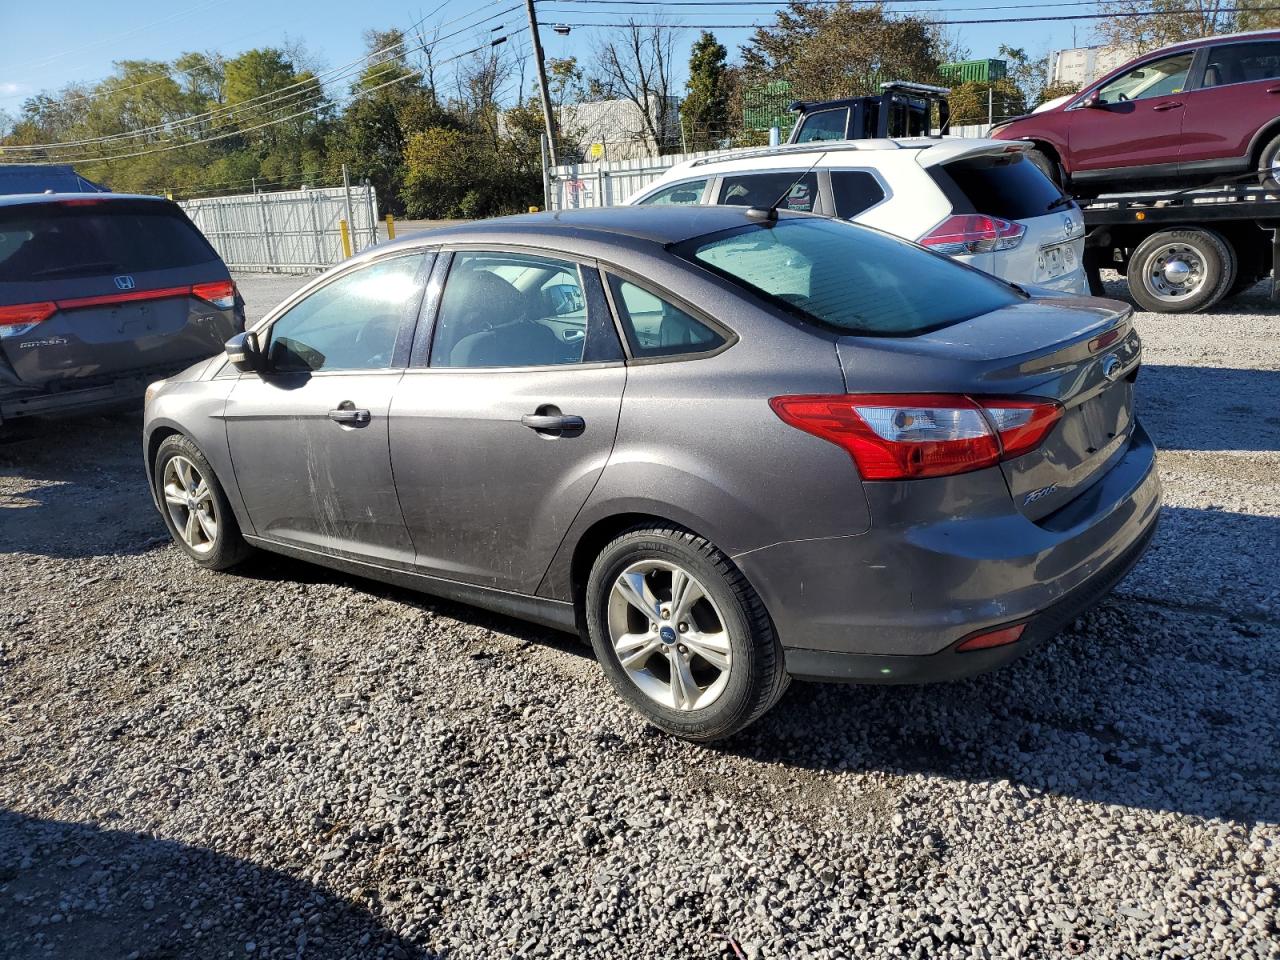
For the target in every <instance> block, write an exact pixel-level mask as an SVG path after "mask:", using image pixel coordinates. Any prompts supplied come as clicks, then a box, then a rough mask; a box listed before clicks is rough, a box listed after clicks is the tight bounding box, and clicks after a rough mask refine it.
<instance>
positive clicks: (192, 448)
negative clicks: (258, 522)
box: [152, 434, 253, 570]
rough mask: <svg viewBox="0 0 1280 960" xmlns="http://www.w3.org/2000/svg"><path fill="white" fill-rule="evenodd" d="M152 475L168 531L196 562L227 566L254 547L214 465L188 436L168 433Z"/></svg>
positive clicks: (202, 564) (159, 450) (212, 566)
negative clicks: (243, 532) (224, 490)
mask: <svg viewBox="0 0 1280 960" xmlns="http://www.w3.org/2000/svg"><path fill="white" fill-rule="evenodd" d="M152 476H153V478H154V483H155V489H156V495H157V497H158V498H159V501H160V513H161V515H162V516H163V517H164V522H165V526H166V527H168V528H169V535H170V536H171V537H173V542H174V543H176V544H177V545H178V546H179V547H180V548H181V549H182V551H183V552H184V553H185V554H186V555H187V556H188V557H190V558H191V559H192V560H194V561H195V562H196V563H197V564H198V565H199V566H202V567H206V568H208V569H210V570H229V569H230V568H231V567H234V566H235V565H236V564H238V563H240V562H242V561H243V560H244V559H245V558H246V557H248V556H249V554H250V553H252V552H253V548H252V547H250V546H249V544H247V543H246V542H245V539H244V537H243V536H242V535H241V534H240V525H239V524H238V523H237V522H236V515H235V514H234V513H233V512H232V510H231V504H230V503H229V502H228V501H227V495H226V494H225V493H224V492H223V490H222V484H220V483H218V478H217V477H216V476H214V473H213V467H211V466H209V461H208V460H206V459H205V456H204V454H203V453H201V452H200V448H199V447H197V446H196V445H195V443H193V442H192V441H191V440H190V439H188V438H187V437H184V436H182V435H181V434H174V435H173V436H171V437H166V438H165V439H164V441H163V442H161V444H160V448H159V449H158V450H157V451H156V461H155V465H154V469H153V474H152Z"/></svg>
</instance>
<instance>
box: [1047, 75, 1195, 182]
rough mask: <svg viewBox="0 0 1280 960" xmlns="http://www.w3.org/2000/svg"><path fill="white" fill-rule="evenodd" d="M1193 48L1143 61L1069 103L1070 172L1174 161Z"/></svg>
mask: <svg viewBox="0 0 1280 960" xmlns="http://www.w3.org/2000/svg"><path fill="white" fill-rule="evenodd" d="M1194 59H1195V53H1194V52H1193V51H1184V52H1181V53H1176V54H1172V55H1170V56H1165V57H1156V58H1154V59H1151V60H1147V61H1144V62H1143V63H1140V64H1138V65H1137V66H1134V67H1132V68H1130V69H1129V70H1126V71H1125V72H1124V73H1122V74H1120V75H1119V76H1117V77H1114V78H1112V79H1111V80H1108V81H1107V82H1106V83H1103V84H1102V85H1100V86H1099V87H1098V88H1097V89H1096V90H1094V91H1091V94H1090V95H1088V96H1086V97H1082V98H1081V100H1080V101H1079V102H1080V103H1081V104H1083V103H1085V102H1090V101H1089V96H1094V97H1096V99H1095V100H1093V101H1092V104H1093V105H1092V106H1073V107H1071V108H1069V115H1070V122H1069V123H1068V128H1067V141H1068V145H1069V147H1070V157H1069V163H1068V166H1069V168H1070V172H1071V175H1072V176H1073V177H1076V176H1079V175H1080V174H1084V175H1085V176H1086V177H1087V175H1088V174H1089V173H1095V174H1096V173H1098V172H1100V171H1110V170H1123V169H1124V168H1132V167H1150V166H1153V165H1158V164H1168V165H1169V167H1170V170H1171V171H1172V170H1173V169H1174V167H1175V165H1176V163H1177V161H1178V153H1179V149H1180V138H1181V134H1182V119H1183V112H1184V109H1185V106H1186V103H1185V99H1184V93H1183V91H1184V88H1185V85H1186V82H1187V78H1188V76H1189V74H1190V71H1191V65H1192V61H1193V60H1194Z"/></svg>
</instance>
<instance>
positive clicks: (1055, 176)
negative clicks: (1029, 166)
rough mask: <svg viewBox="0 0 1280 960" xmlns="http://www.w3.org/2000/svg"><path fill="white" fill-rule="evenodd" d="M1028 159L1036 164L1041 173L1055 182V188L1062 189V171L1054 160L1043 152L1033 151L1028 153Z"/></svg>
mask: <svg viewBox="0 0 1280 960" xmlns="http://www.w3.org/2000/svg"><path fill="white" fill-rule="evenodd" d="M1026 157H1027V159H1028V160H1030V161H1031V162H1032V163H1033V164H1035V165H1036V166H1037V167H1038V168H1039V170H1040V172H1041V173H1043V174H1044V175H1045V176H1046V177H1048V178H1049V179H1050V180H1052V181H1053V184H1054V186H1056V187H1057V188H1058V189H1059V190H1061V189H1062V170H1061V168H1059V166H1058V164H1057V162H1056V161H1054V159H1053V158H1052V157H1051V156H1049V155H1048V154H1047V153H1045V152H1044V151H1043V150H1039V149H1033V150H1028V151H1027V152H1026Z"/></svg>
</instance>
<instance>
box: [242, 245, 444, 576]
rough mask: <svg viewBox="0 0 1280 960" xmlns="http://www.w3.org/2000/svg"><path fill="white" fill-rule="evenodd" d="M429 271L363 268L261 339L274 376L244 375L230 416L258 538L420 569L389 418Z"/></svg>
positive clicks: (402, 262) (409, 266)
mask: <svg viewBox="0 0 1280 960" xmlns="http://www.w3.org/2000/svg"><path fill="white" fill-rule="evenodd" d="M431 259H432V255H431V254H430V253H429V252H423V251H421V250H411V251H401V252H399V253H396V254H390V255H387V256H384V257H380V258H378V259H375V260H372V261H370V262H367V263H361V264H358V265H356V266H354V267H352V268H351V269H349V270H347V271H345V272H342V273H339V274H337V275H335V276H334V277H333V278H332V279H331V280H329V282H327V283H326V284H324V285H323V286H320V287H318V288H316V289H314V290H312V291H310V292H309V293H308V294H307V295H306V296H304V297H303V298H302V299H301V300H299V301H298V302H297V303H295V304H293V305H292V306H290V307H289V308H288V309H287V310H286V311H285V312H284V313H283V314H281V315H280V316H279V317H278V318H276V319H274V320H273V321H272V322H271V323H270V325H269V327H268V328H265V329H262V330H259V331H255V332H257V333H258V334H259V336H260V337H261V338H262V341H263V344H264V354H265V356H266V358H267V367H268V368H267V369H266V370H264V371H263V372H261V373H245V374H242V375H241V377H240V379H239V380H238V381H237V382H236V384H235V386H234V387H233V388H232V390H231V394H230V396H229V398H228V400H227V405H226V409H225V411H224V414H223V416H224V419H225V421H226V427H227V440H228V445H229V447H230V450H231V460H232V465H233V468H234V470H235V477H236V484H237V486H238V487H239V490H240V495H241V497H242V499H243V500H244V504H245V507H246V509H247V510H248V512H249V518H250V520H251V521H252V523H253V527H254V531H255V532H256V533H257V535H258V536H261V537H266V538H268V539H271V540H274V541H277V542H279V543H283V544H287V545H290V546H294V547H300V548H303V549H307V550H313V551H318V552H321V553H328V554H335V555H338V556H344V557H349V558H354V559H360V560H368V561H372V562H376V563H380V564H384V565H390V566H399V567H404V568H410V567H412V565H413V545H412V542H411V541H410V539H409V534H408V531H407V530H406V529H405V524H404V518H403V516H402V515H401V513H400V504H399V501H398V500H397V499H396V490H395V483H394V482H393V480H392V476H391V456H390V451H389V447H388V413H389V410H390V407H391V397H392V394H393V393H394V391H395V388H396V384H397V383H399V381H400V378H401V376H402V375H403V373H404V367H405V364H406V363H407V362H408V358H409V344H410V341H411V337H412V329H413V325H414V322H415V320H416V317H417V311H418V307H419V304H420V303H421V301H422V290H423V285H424V280H425V272H426V270H427V268H428V265H429V263H430V261H431Z"/></svg>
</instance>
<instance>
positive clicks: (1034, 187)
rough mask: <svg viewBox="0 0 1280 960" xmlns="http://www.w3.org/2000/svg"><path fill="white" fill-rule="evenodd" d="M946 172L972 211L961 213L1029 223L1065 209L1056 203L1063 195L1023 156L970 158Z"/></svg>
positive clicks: (952, 166)
mask: <svg viewBox="0 0 1280 960" xmlns="http://www.w3.org/2000/svg"><path fill="white" fill-rule="evenodd" d="M942 171H943V172H942V176H949V177H950V178H951V180H952V182H953V183H954V184H955V186H956V189H957V190H959V191H960V193H961V194H963V196H964V198H965V200H967V201H968V203H969V205H970V206H971V207H972V209H971V210H963V209H962V210H957V212H958V213H985V214H987V216H990V217H1003V218H1004V219H1006V220H1026V219H1029V218H1031V217H1043V216H1044V215H1045V214H1046V213H1048V212H1049V211H1050V210H1054V209H1057V207H1059V206H1061V205H1062V204H1059V203H1056V201H1057V200H1059V199H1060V198H1061V197H1062V191H1061V190H1059V189H1058V188H1057V187H1055V186H1054V185H1053V183H1052V182H1050V180H1049V178H1048V177H1046V176H1045V175H1044V174H1043V173H1041V172H1040V170H1039V168H1038V167H1037V166H1036V165H1035V164H1034V163H1032V162H1031V161H1030V160H1028V159H1027V158H1026V157H1024V156H1023V155H1022V154H1020V153H1008V154H1002V155H1000V156H998V157H970V158H969V159H967V160H957V161H955V162H954V163H948V164H944V165H943V167H942ZM944 191H945V187H944Z"/></svg>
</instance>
